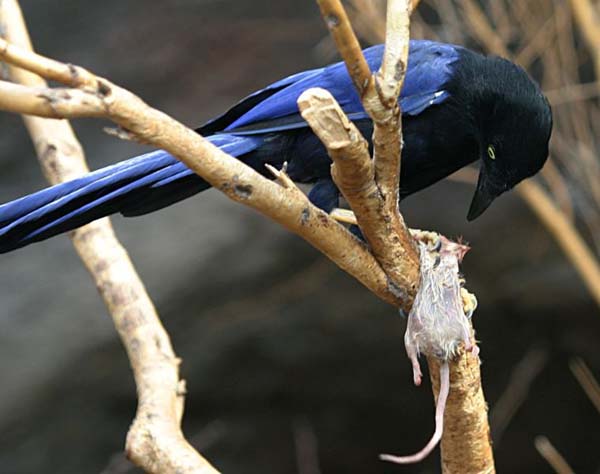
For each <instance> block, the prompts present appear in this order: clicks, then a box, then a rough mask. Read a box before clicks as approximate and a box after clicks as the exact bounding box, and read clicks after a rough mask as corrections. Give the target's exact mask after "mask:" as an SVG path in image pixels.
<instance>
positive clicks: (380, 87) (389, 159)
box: [299, 0, 419, 307]
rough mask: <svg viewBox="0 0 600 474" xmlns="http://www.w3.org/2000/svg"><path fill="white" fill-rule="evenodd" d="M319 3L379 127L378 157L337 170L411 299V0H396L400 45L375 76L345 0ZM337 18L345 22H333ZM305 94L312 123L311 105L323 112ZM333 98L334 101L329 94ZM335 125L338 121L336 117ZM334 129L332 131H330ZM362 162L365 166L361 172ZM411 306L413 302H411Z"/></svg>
mask: <svg viewBox="0 0 600 474" xmlns="http://www.w3.org/2000/svg"><path fill="white" fill-rule="evenodd" d="M318 3H319V6H320V7H321V13H322V15H323V18H324V19H325V22H326V24H327V26H328V27H329V30H330V32H331V34H332V36H333V39H334V41H335V43H336V45H337V46H338V49H339V51H340V54H341V56H342V58H343V59H344V61H345V63H346V68H347V69H348V73H349V74H350V76H351V77H352V78H353V82H354V84H355V85H357V91H358V93H359V95H360V97H361V100H362V104H363V107H364V109H365V111H366V112H367V113H368V114H369V116H370V117H371V119H372V120H373V127H374V131H373V148H374V152H373V161H371V160H370V158H369V156H368V153H360V154H359V155H357V156H356V158H357V159H355V160H354V161H353V163H354V164H352V165H350V164H349V165H348V166H344V164H343V163H344V162H345V163H350V161H344V160H341V159H338V160H337V161H336V164H335V166H334V167H333V169H332V175H333V177H334V179H335V181H336V184H337V185H338V187H339V188H340V191H341V192H342V194H343V195H344V197H345V198H346V200H347V201H348V202H349V203H350V207H352V209H353V210H354V211H355V214H356V218H357V220H358V223H359V227H360V229H361V231H362V232H363V234H364V236H365V238H366V239H367V242H369V245H370V247H371V249H372V251H373V254H374V255H375V258H376V259H377V261H378V262H379V263H380V264H381V266H382V268H383V269H384V271H385V273H386V274H387V275H388V276H389V278H390V279H391V282H392V283H393V285H394V286H395V287H396V288H398V289H405V290H408V291H405V292H406V294H407V295H408V296H409V298H410V295H412V297H414V295H415V294H416V288H417V286H418V282H419V258H418V254H417V251H416V249H415V247H414V244H413V242H412V240H411V238H410V235H409V233H408V230H407V228H406V225H405V224H404V220H403V219H402V216H401V215H400V213H399V212H398V197H399V195H398V189H399V184H398V183H399V181H400V156H401V151H402V126H401V116H402V114H401V111H400V107H399V105H398V100H397V98H398V95H399V93H400V89H401V87H402V83H403V81H404V74H405V71H406V64H407V58H408V44H409V28H408V25H409V19H408V15H409V2H408V1H406V0H390V2H389V7H388V19H387V24H388V34H387V39H388V40H390V41H392V42H394V44H388V43H387V42H386V46H385V51H384V57H383V60H382V65H381V69H380V71H379V72H378V73H377V74H375V75H371V74H369V76H368V77H367V76H366V72H365V67H363V65H366V60H365V58H364V56H363V54H362V51H361V50H360V45H359V44H358V40H357V39H356V35H355V34H354V31H353V30H352V27H351V26H350V23H349V21H348V17H347V16H346V13H345V11H344V9H343V6H342V5H341V3H340V1H339V0H318ZM332 18H336V19H338V20H339V21H331V19H332ZM357 65H359V66H357ZM366 67H367V69H368V66H366ZM304 99H305V100H304V103H303V104H299V105H300V108H301V109H302V108H304V109H305V110H304V112H303V114H304V118H305V119H306V120H307V121H308V122H309V123H310V120H309V118H308V117H309V116H311V115H312V116H314V113H311V112H310V110H314V111H315V112H316V113H318V111H317V110H316V109H314V107H313V108H310V107H309V106H308V103H309V102H310V101H311V100H313V99H310V97H309V96H308V95H306V96H304ZM331 99H333V98H331ZM314 100H316V101H318V100H321V101H322V100H324V97H321V99H317V98H316V97H315V98H314ZM327 101H328V102H329V103H330V102H331V100H329V99H328V100H327ZM316 103H317V102H315V104H316ZM337 108H338V110H339V111H338V112H336V113H337V115H339V116H340V117H341V115H340V114H342V115H343V112H342V111H341V109H340V108H339V106H337ZM338 122H339V121H338ZM315 124H316V123H315ZM330 124H331V125H332V126H333V123H332V122H330ZM312 128H313V132H315V133H317V134H319V132H318V131H317V130H316V127H315V126H312ZM329 134H330V132H327V134H326V135H329ZM321 138H322V139H323V138H325V139H326V136H324V137H321ZM324 143H325V142H324ZM330 145H332V146H333V145H335V144H334V143H331V144H330ZM325 146H326V147H328V144H327V143H325ZM328 151H329V152H330V156H332V158H333V155H332V153H333V154H336V153H335V151H334V150H333V149H332V148H330V147H328ZM356 166H358V167H359V168H360V169H362V170H363V171H362V172H359V171H358V169H357V168H356ZM357 191H358V192H357ZM411 300H412V298H411ZM407 306H408V307H410V304H409V305H407Z"/></svg>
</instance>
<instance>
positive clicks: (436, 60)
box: [201, 40, 460, 135]
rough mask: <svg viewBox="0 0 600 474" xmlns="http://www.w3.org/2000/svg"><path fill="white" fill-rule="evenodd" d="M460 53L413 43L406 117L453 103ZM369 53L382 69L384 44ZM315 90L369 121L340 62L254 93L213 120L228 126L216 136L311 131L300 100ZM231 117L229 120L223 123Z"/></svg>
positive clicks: (404, 108)
mask: <svg viewBox="0 0 600 474" xmlns="http://www.w3.org/2000/svg"><path fill="white" fill-rule="evenodd" d="M459 50H460V47H458V46H453V45H448V44H443V43H438V42H434V41H425V40H413V41H411V42H410V49H409V60H408V68H407V72H406V77H405V80H404V86H403V88H402V92H401V94H400V106H401V108H402V112H403V114H407V115H418V114H420V113H421V112H422V111H423V110H425V109H426V108H427V107H429V106H431V105H434V104H440V103H442V102H443V101H444V100H446V99H447V97H448V92H447V91H446V90H445V86H446V85H447V83H448V81H449V80H450V79H451V76H452V65H453V64H454V63H455V62H456V60H457V59H458V56H459ZM364 54H365V58H366V60H367V63H368V64H369V67H370V68H371V70H374V71H375V70H377V69H378V68H379V67H380V65H381V58H382V55H383V46H382V45H378V46H373V47H371V48H368V49H366V50H365V51H364ZM312 87H321V88H323V89H327V90H328V91H329V92H331V94H332V95H333V96H334V97H335V99H336V100H337V101H338V103H339V104H340V105H341V107H342V108H343V110H344V111H345V112H346V113H347V114H348V115H349V116H350V118H352V119H354V120H359V119H363V118H367V115H366V114H365V112H364V109H363V107H362V104H361V102H360V98H359V97H358V94H357V93H356V90H355V88H354V85H353V84H352V80H351V79H350V76H349V75H348V72H347V70H346V66H345V64H344V63H341V62H339V63H335V64H332V65H330V66H328V67H325V68H320V69H313V70H311V71H306V72H303V73H299V74H295V75H293V76H290V77H288V78H286V79H283V80H281V81H279V82H276V83H274V84H272V85H271V86H269V87H267V88H266V89H263V90H262V91H259V92H256V93H254V94H252V95H251V96H249V97H247V98H246V99H244V100H243V101H242V102H240V103H239V104H238V105H237V106H236V107H234V109H236V108H237V110H236V112H237V113H235V114H232V113H231V112H232V111H233V110H234V109H231V110H230V111H229V112H228V113H226V114H224V115H223V116H221V117H220V118H217V119H215V120H214V121H212V122H210V124H213V123H216V122H219V124H220V125H221V126H222V128H221V129H220V130H212V132H216V131H223V132H229V133H236V134H238V133H239V134H244V135H254V134H262V133H269V132H276V131H282V130H289V129H293V128H300V127H305V126H306V123H305V122H304V121H303V119H302V118H301V116H300V115H299V111H298V106H297V100H298V97H300V94H302V92H304V91H305V90H307V89H310V88H312ZM258 99H261V100H258ZM226 116H228V118H229V120H223V119H224V118H225V117H226ZM227 122H229V123H227ZM201 131H202V129H201Z"/></svg>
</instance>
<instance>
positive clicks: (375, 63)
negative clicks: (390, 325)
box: [0, 40, 552, 252]
mask: <svg viewBox="0 0 600 474" xmlns="http://www.w3.org/2000/svg"><path fill="white" fill-rule="evenodd" d="M364 54H365V57H366V59H367V62H368V63H369V66H370V67H371V69H372V70H377V69H378V68H379V66H380V63H381V58H382V54H383V46H381V45H380V46H374V47H371V48H369V49H366V50H365V51H364ZM311 87H321V88H324V89H327V90H329V91H330V92H331V93H332V94H333V96H334V97H335V98H336V99H337V101H338V102H339V103H340V105H341V106H342V108H343V109H344V111H345V112H346V114H348V116H349V117H350V119H351V120H352V121H353V122H354V123H355V124H356V125H357V127H358V128H359V130H360V131H361V133H362V134H363V135H364V136H365V137H366V138H367V139H368V140H370V139H371V134H372V129H373V126H372V123H371V121H370V120H369V117H368V116H367V115H366V113H365V112H364V110H363V108H362V105H361V103H360V100H359V97H358V95H357V93H356V91H355V89H354V86H353V84H352V82H351V80H350V77H349V76H348V73H347V70H346V67H345V65H344V64H343V63H336V64H332V65H330V66H327V67H324V68H320V69H313V70H310V71H305V72H300V73H298V74H294V75H292V76H289V77H287V78H285V79H282V80H280V81H278V82H275V83H273V84H271V85H270V86H268V87H266V88H264V89H262V90H260V91H258V92H255V93H254V94H251V95H249V96H248V97H246V98H245V99H243V100H242V101H241V102H239V103H238V104H236V105H235V106H233V107H232V108H231V109H230V110H228V111H227V112H225V113H224V114H223V115H221V116H219V117H217V118H215V119H213V120H211V121H210V122H208V123H207V124H205V125H204V126H202V127H200V128H199V129H198V132H199V133H201V134H202V135H204V136H206V137H207V138H208V140H210V141H211V142H212V143H213V144H214V145H216V146H218V147H219V148H221V149H222V150H223V151H225V152H227V153H229V154H231V155H233V156H235V157H237V158H238V159H240V160H242V161H243V162H244V163H246V164H248V165H249V166H251V167H252V168H254V169H255V170H257V171H259V172H261V173H263V174H264V175H268V173H267V170H266V169H265V164H266V163H269V164H271V165H273V166H275V167H280V166H282V165H283V163H284V162H287V163H288V167H287V172H288V174H289V176H290V177H291V178H292V179H293V180H295V181H297V182H301V183H313V184H314V186H313V187H312V189H311V191H310V193H309V198H310V200H311V201H312V202H313V203H314V204H315V205H317V206H319V207H320V208H322V209H324V210H325V211H330V210H331V209H332V208H334V207H336V206H337V204H338V200H339V192H338V190H337V189H336V187H335V185H334V183H333V181H332V179H331V175H330V164H331V161H330V158H329V157H328V155H327V152H326V151H325V148H324V147H323V145H322V144H321V143H320V142H319V140H318V139H317V137H316V136H315V135H314V134H313V133H312V131H311V130H310V128H309V127H308V125H307V123H306V122H305V121H304V120H303V119H302V117H301V116H300V114H299V111H298V106H297V104H296V100H297V99H298V97H299V96H300V94H301V93H302V92H303V91H305V90H306V89H309V88H311ZM399 101H400V106H401V109H402V113H403V132H404V142H405V146H404V151H403V155H402V172H401V180H400V182H401V189H400V194H401V198H403V197H405V196H408V195H410V194H412V193H414V192H417V191H419V190H421V189H423V188H425V187H427V186H430V185H431V184H433V183H435V182H437V181H439V180H441V179H442V178H444V177H446V176H448V175H449V174H451V173H453V172H454V171H456V170H458V169H460V168H462V167H463V166H465V165H467V164H469V163H472V162H474V161H476V160H480V161H481V167H480V173H479V181H478V183H477V190H476V191H475V196H474V197H473V201H472V202H471V207H470V209H469V213H468V216H467V218H468V219H469V220H472V219H475V218H476V217H477V216H479V215H480V214H481V213H482V212H483V211H484V210H485V209H486V208H487V207H488V206H489V205H490V204H491V202H492V201H493V200H494V199H495V198H496V197H497V196H499V195H500V194H502V193H503V192H505V191H507V190H509V189H511V188H512V187H513V186H515V185H516V184H517V183H519V182H520V181H521V180H523V179H525V178H527V177H529V176H532V175H533V174H535V173H536V172H537V171H539V170H540V169H541V167H542V166H543V164H544V162H545V161H546V158H547V156H548V141H549V139H550V133H551V129H552V115H551V111H550V106H549V104H548V101H547V100H546V98H545V97H544V95H543V94H542V92H541V91H540V89H539V87H538V86H537V85H536V84H535V83H534V82H533V81H532V80H531V79H530V78H529V76H528V75H527V73H525V71H523V70H522V69H521V68H519V67H518V66H516V65H515V64H513V63H511V62H509V61H507V60H505V59H502V58H499V57H494V56H488V57H486V56H483V55H480V54H477V53H475V52H472V51H470V50H468V49H465V48H463V47H460V46H455V45H450V44H444V43H438V42H433V41H418V40H415V41H411V43H410V51H409V61H408V68H407V72H406V78H405V82H404V87H403V89H402V92H401V94H400V97H399ZM209 187H210V185H209V184H208V183H206V181H204V180H203V179H202V178H200V177H199V176H197V175H196V174H194V173H193V172H192V171H191V170H189V169H188V168H187V167H186V166H185V165H184V164H183V163H180V162H179V161H178V160H176V159H175V158H174V157H173V156H171V155H170V154H169V153H167V152H165V151H162V150H158V151H154V152H151V153H148V154H145V155H141V156H138V157H135V158H132V159H129V160H125V161H122V162H119V163H117V164H115V165H112V166H109V167H107V168H102V169H100V170H97V171H94V172H93V173H90V174H88V175H85V176H83V177H81V178H78V179H75V180H73V181H70V182H67V183H63V184H59V185H56V186H52V187H50V188H47V189H44V190H42V191H39V192H37V193H34V194H31V195H29V196H25V197H23V198H21V199H18V200H16V201H13V202H9V203H7V204H4V205H2V206H0V252H8V251H11V250H14V249H17V248H19V247H23V246H25V245H28V244H30V243H32V242H37V241H40V240H44V239H47V238H49V237H52V236H54V235H56V234H59V233H62V232H66V231H68V230H71V229H74V228H76V227H79V226H81V225H83V224H86V223H88V222H90V221H93V220H95V219H99V218H100V217H104V216H107V215H111V214H114V213H117V212H120V213H121V214H123V215H124V216H137V215H141V214H146V213H149V212H153V211H156V210H158V209H161V208H163V207H166V206H169V205H170V204H173V203H175V202H177V201H180V200H182V199H185V198H187V197H189V196H192V195H194V194H196V193H199V192H201V191H204V190H205V189H208V188H209Z"/></svg>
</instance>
